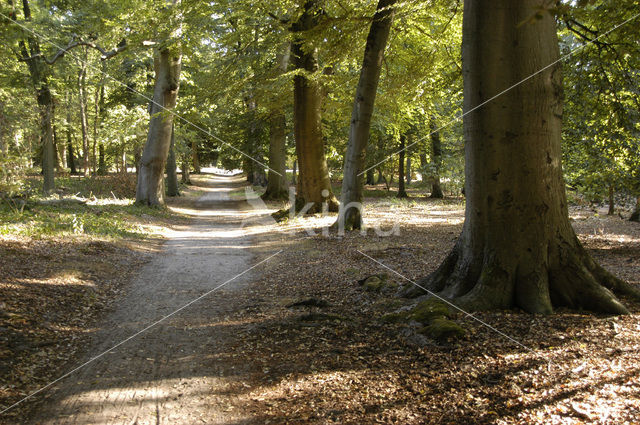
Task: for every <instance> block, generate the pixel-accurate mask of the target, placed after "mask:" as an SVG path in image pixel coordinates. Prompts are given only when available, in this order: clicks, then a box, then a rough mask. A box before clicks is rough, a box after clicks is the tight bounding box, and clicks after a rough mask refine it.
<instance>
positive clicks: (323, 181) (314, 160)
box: [291, 0, 338, 213]
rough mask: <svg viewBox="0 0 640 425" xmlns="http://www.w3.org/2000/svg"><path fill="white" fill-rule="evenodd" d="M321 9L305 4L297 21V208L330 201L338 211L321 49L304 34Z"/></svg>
mask: <svg viewBox="0 0 640 425" xmlns="http://www.w3.org/2000/svg"><path fill="white" fill-rule="evenodd" d="M320 14H321V11H320V10H319V7H318V1H317V0H309V1H307V2H306V3H305V5H304V13H303V14H302V16H301V17H300V18H299V20H298V21H297V22H296V23H294V24H293V26H292V31H293V32H294V33H296V37H295V39H294V41H293V43H292V49H291V50H292V54H293V58H294V65H295V67H296V69H298V70H300V73H299V74H298V75H296V76H295V77H294V94H293V109H294V113H293V120H294V122H293V128H294V137H295V141H296V155H297V158H298V168H299V174H298V183H297V190H296V209H298V210H299V209H302V208H304V207H305V206H307V204H310V208H307V209H306V212H308V213H315V212H320V211H321V210H322V204H323V203H325V202H326V203H327V205H328V208H329V211H338V200H337V199H336V197H335V196H334V195H333V193H332V191H331V180H330V179H329V169H328V167H327V160H326V158H325V152H324V140H323V137H322V98H323V96H322V90H321V88H320V85H319V83H318V81H317V80H315V76H314V75H313V74H315V73H317V71H318V58H317V56H318V52H317V49H316V48H314V47H313V46H310V45H309V44H308V43H307V42H306V41H305V40H304V38H303V37H304V36H303V35H302V34H300V33H302V32H305V31H309V30H311V29H313V28H314V27H315V26H316V25H317V23H318V17H319V16H320Z"/></svg>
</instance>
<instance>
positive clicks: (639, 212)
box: [629, 196, 640, 221]
mask: <svg viewBox="0 0 640 425" xmlns="http://www.w3.org/2000/svg"><path fill="white" fill-rule="evenodd" d="M629 221H640V196H638V197H637V198H636V207H635V209H634V211H633V213H631V217H629Z"/></svg>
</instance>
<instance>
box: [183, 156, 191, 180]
mask: <svg viewBox="0 0 640 425" xmlns="http://www.w3.org/2000/svg"><path fill="white" fill-rule="evenodd" d="M181 168H182V183H183V184H191V175H190V174H189V168H190V167H189V159H188V157H186V156H183V157H182V166H181Z"/></svg>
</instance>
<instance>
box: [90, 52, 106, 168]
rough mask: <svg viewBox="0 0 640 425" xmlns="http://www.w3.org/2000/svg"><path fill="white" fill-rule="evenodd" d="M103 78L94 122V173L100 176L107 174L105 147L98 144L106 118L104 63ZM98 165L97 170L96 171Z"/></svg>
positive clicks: (104, 64)
mask: <svg viewBox="0 0 640 425" xmlns="http://www.w3.org/2000/svg"><path fill="white" fill-rule="evenodd" d="M102 72H103V74H102V77H101V78H100V86H99V88H98V91H97V93H96V102H95V105H94V106H95V111H94V112H95V119H94V121H93V163H94V173H97V174H98V175H101V176H103V175H105V174H107V170H106V164H105V161H104V145H103V143H102V142H98V130H99V129H100V128H101V126H102V117H103V116H104V108H105V106H104V80H105V75H106V74H105V72H106V63H105V62H104V61H103V62H102ZM96 144H98V158H97V159H96ZM96 164H97V170H96V169H95V167H96Z"/></svg>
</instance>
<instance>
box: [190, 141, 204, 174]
mask: <svg viewBox="0 0 640 425" xmlns="http://www.w3.org/2000/svg"><path fill="white" fill-rule="evenodd" d="M191 163H192V165H193V172H194V173H196V174H200V173H201V172H202V170H201V169H200V157H199V156H198V145H197V144H196V142H191Z"/></svg>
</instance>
